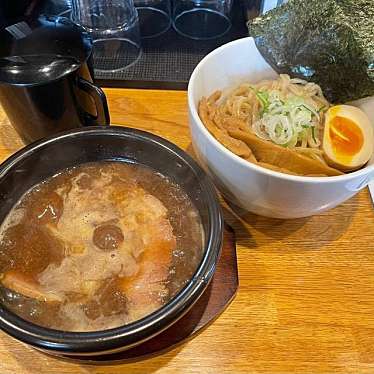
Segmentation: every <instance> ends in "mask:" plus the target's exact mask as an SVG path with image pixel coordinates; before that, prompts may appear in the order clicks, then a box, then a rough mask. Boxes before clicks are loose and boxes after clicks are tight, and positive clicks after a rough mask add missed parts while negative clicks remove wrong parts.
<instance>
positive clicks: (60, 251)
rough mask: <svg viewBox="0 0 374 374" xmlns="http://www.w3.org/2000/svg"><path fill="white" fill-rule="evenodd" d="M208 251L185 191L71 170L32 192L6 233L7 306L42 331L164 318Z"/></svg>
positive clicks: (154, 181)
mask: <svg viewBox="0 0 374 374" xmlns="http://www.w3.org/2000/svg"><path fill="white" fill-rule="evenodd" d="M202 249H203V232H202V226H201V222H200V217H199V214H198V212H197V210H196V208H195V207H194V205H193V203H192V202H191V200H190V199H189V198H188V196H187V195H186V193H185V192H184V191H182V189H181V188H180V187H179V186H178V185H176V184H175V183H173V182H172V181H171V180H170V179H168V178H167V177H165V176H163V175H160V174H159V173H157V172H155V171H154V170H152V169H150V168H148V167H144V166H141V165H136V164H130V163H125V162H97V163H90V164H84V165H81V166H77V167H74V168H70V169H66V170H63V171H61V172H60V173H58V174H57V175H55V176H53V177H51V178H49V179H47V180H45V181H43V182H42V183H39V184H38V185H36V186H34V187H33V188H31V189H30V190H29V191H28V192H26V193H25V194H24V195H23V196H22V197H21V199H20V200H19V201H18V202H17V204H16V205H15V206H14V207H13V209H12V210H11V211H10V213H9V214H8V216H7V217H6V218H5V220H4V222H3V223H2V225H1V227H0V273H1V287H0V301H1V302H2V303H3V304H4V305H5V306H6V307H7V308H8V309H10V310H11V311H13V312H14V313H16V314H18V315H19V316H21V317H22V318H24V319H26V320H28V321H31V322H34V323H36V324H39V325H42V326H45V327H50V328H54V329H59V330H65V331H98V330H104V329H109V328H113V327H118V326H120V325H124V324H127V323H130V322H132V321H135V320H137V319H139V318H142V317H145V316H146V315H148V314H150V313H152V312H154V311H155V310H157V309H159V308H160V307H161V306H162V305H163V304H165V303H166V302H167V301H168V300H169V299H170V298H172V297H173V296H174V295H175V294H176V293H177V292H178V291H179V290H180V289H181V288H182V287H183V286H184V285H185V284H186V283H187V282H188V281H189V280H190V279H191V277H192V275H193V273H194V272H195V270H196V268H197V266H198V264H199V263H200V260H201V258H202Z"/></svg>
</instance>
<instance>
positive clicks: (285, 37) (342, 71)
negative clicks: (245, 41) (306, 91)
mask: <svg viewBox="0 0 374 374" xmlns="http://www.w3.org/2000/svg"><path fill="white" fill-rule="evenodd" d="M248 29H249V34H250V36H253V37H254V39H255V42H256V45H257V48H258V49H259V51H260V53H261V54H262V56H263V57H264V58H265V60H266V61H267V62H268V63H269V64H270V65H271V66H272V67H273V69H274V70H276V71H277V72H278V73H286V74H289V75H290V76H293V77H299V78H302V79H306V80H308V81H313V82H315V83H317V84H319V85H320V86H321V88H322V90H323V92H324V94H325V96H326V98H327V99H328V100H329V101H330V102H333V103H344V102H347V101H350V100H356V99H360V98H362V97H365V96H372V95H374V0H366V1H365V0H289V1H288V2H287V3H284V4H283V5H281V6H279V7H277V8H275V9H273V10H271V11H269V12H267V13H265V14H264V15H263V16H260V17H257V18H255V19H254V20H252V21H249V22H248Z"/></svg>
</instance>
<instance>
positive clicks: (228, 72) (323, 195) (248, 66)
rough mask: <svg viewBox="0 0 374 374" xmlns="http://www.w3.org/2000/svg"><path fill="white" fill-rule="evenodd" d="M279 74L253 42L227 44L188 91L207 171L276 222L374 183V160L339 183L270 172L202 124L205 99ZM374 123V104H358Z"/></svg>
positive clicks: (237, 199)
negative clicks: (200, 111)
mask: <svg viewBox="0 0 374 374" xmlns="http://www.w3.org/2000/svg"><path fill="white" fill-rule="evenodd" d="M276 77H277V74H276V73H275V71H274V70H273V69H272V68H271V67H270V66H269V65H268V64H267V62H266V61H265V60H264V59H263V58H262V56H261V54H260V53H259V52H258V50H257V48H256V45H255V43H254V40H253V39H252V38H243V39H239V40H235V41H233V42H231V43H228V44H225V45H223V46H222V47H220V48H218V49H216V50H214V51H213V52H211V53H210V54H209V55H207V56H206V57H205V58H204V59H203V60H202V61H201V62H200V63H199V64H198V65H197V67H196V68H195V70H194V72H193V73H192V75H191V79H190V82H189V85H188V106H189V120H190V130H191V136H192V144H193V147H194V150H195V152H196V154H197V157H198V160H199V162H200V163H201V165H202V166H203V167H204V168H205V169H206V170H207V172H208V173H209V174H210V175H211V177H212V178H213V181H214V182H215V184H216V186H217V187H218V188H219V189H220V191H221V192H222V193H223V194H224V196H225V197H226V198H227V199H228V200H230V201H232V202H233V203H234V204H236V205H238V206H239V207H241V208H244V209H245V210H248V211H251V212H254V213H257V214H260V215H264V216H268V217H276V218H297V217H306V216H310V215H313V214H318V213H320V212H323V211H325V210H328V209H331V208H333V207H335V206H336V205H338V204H340V203H342V202H343V201H345V200H347V199H349V198H350V197H352V196H353V195H355V194H356V193H357V192H358V191H359V190H361V189H362V188H364V187H366V186H367V185H368V183H369V182H370V180H373V179H374V156H373V157H372V158H371V160H370V161H369V163H368V165H367V166H366V167H364V168H362V169H360V170H358V171H355V172H353V173H349V174H345V175H341V176H336V177H302V176H293V175H287V174H282V173H279V172H275V171H272V170H268V169H264V168H262V167H260V166H257V165H254V164H251V163H249V162H247V161H245V160H243V159H241V158H240V157H238V156H236V155H235V154H233V153H232V152H230V151H229V150H228V149H226V148H225V147H224V146H223V145H221V144H220V143H219V142H218V141H217V140H216V139H215V138H214V137H213V136H212V135H211V134H210V133H209V132H208V130H207V129H206V128H205V126H204V125H203V123H202V122H201V120H200V118H199V115H198V112H197V105H198V102H199V100H200V98H201V97H202V96H208V95H210V94H211V93H212V92H214V91H215V90H217V89H221V90H222V89H227V88H231V87H234V86H236V85H238V84H239V83H240V82H243V81H250V82H257V81H259V80H262V79H265V78H276ZM354 105H357V106H359V107H360V108H361V109H363V110H364V111H365V112H366V114H367V115H368V116H369V118H370V119H371V120H372V123H374V99H373V98H367V99H364V100H360V101H357V102H355V103H354Z"/></svg>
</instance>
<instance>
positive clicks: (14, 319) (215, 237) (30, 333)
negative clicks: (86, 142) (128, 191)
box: [0, 126, 223, 355]
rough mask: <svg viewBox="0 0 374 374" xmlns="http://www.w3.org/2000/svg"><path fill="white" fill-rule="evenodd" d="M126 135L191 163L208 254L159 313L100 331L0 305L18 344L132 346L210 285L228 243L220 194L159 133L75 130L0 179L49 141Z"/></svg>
mask: <svg viewBox="0 0 374 374" xmlns="http://www.w3.org/2000/svg"><path fill="white" fill-rule="evenodd" d="M101 134H103V135H104V136H117V137H118V136H121V137H125V138H129V137H131V138H134V137H135V138H137V139H139V140H141V141H146V142H152V143H156V144H157V145H159V146H161V147H163V148H166V149H167V150H168V151H170V152H172V153H174V154H175V155H177V156H178V157H179V158H180V159H181V160H183V161H184V162H185V163H187V164H188V165H189V167H190V168H191V170H192V171H193V172H194V174H195V175H196V176H197V178H198V179H199V180H200V185H201V188H202V191H203V192H204V194H205V198H206V199H207V202H208V204H207V206H208V210H209V221H210V222H209V223H210V232H209V233H208V235H207V240H208V245H207V247H206V249H205V253H204V256H203V258H202V260H201V262H200V265H199V266H198V268H197V270H196V272H195V274H194V276H193V278H192V279H191V281H190V282H189V283H188V284H187V285H186V286H185V287H184V288H183V289H182V290H181V291H179V292H178V294H177V295H175V296H174V298H173V299H172V300H171V301H169V302H168V303H166V304H165V305H164V306H163V307H162V308H160V309H159V310H157V311H155V312H154V313H152V314H150V315H148V316H146V317H144V318H142V319H140V320H137V321H135V322H132V323H130V324H128V325H124V326H121V327H117V328H113V329H110V330H103V331H97V332H64V331H59V330H53V329H49V328H45V327H42V326H39V325H36V324H33V323H31V322H28V321H26V320H24V319H22V318H21V317H19V316H17V315H16V314H14V313H12V312H11V311H9V310H8V309H6V308H5V307H4V306H2V305H0V328H1V329H3V330H4V331H5V332H7V333H8V334H10V335H12V336H13V337H15V338H16V339H18V340H21V341H23V342H25V343H28V344H30V345H32V346H34V347H36V348H40V349H42V350H47V351H50V352H53V353H57V354H69V355H74V354H75V355H82V354H83V355H84V354H87V355H90V354H103V353H112V352H115V351H118V350H121V349H123V348H124V347H126V348H131V347H132V346H135V345H138V344H140V343H142V342H143V341H145V340H148V339H150V338H151V337H153V336H155V335H157V334H158V333H160V332H162V331H163V330H165V329H166V328H168V327H169V326H170V325H171V324H172V323H174V322H176V321H177V320H178V319H179V318H181V317H182V316H183V315H184V314H185V313H186V312H187V311H188V310H189V309H190V307H191V306H192V305H193V304H194V303H195V302H196V300H197V299H198V298H199V296H201V294H202V293H203V292H204V290H205V289H206V287H207V285H208V284H209V282H210V280H211V278H212V276H213V273H214V270H215V267H216V264H217V261H218V258H219V256H220V251H221V247H222V241H223V217H222V212H221V208H220V205H219V203H218V198H217V194H216V190H215V188H214V186H213V184H212V182H211V181H210V180H209V178H208V177H207V175H206V173H205V172H204V171H203V170H202V168H201V167H200V166H199V165H198V164H197V163H196V161H195V160H193V159H192V157H191V156H189V155H188V154H187V153H186V152H185V151H183V150H182V149H180V148H179V147H177V146H176V145H175V144H173V143H171V142H169V141H168V140H165V139H163V138H161V137H159V136H157V135H154V134H151V133H149V132H146V131H141V130H137V129H133V128H128V127H123V126H90V127H85V128H78V129H72V130H68V131H65V132H61V133H58V134H57V135H53V136H50V137H48V138H45V139H42V140H39V141H36V142H34V143H31V144H29V145H27V146H26V147H24V148H22V149H21V150H19V151H18V152H16V153H15V154H13V155H12V156H10V157H9V158H8V159H7V160H6V161H4V162H3V163H2V164H1V165H0V180H1V178H3V176H4V175H5V174H6V173H7V172H8V171H9V170H10V169H11V168H12V167H14V166H15V165H16V164H17V162H19V161H21V160H22V159H24V158H26V157H27V156H28V155H30V154H32V153H34V152H37V151H38V150H39V149H40V148H42V147H44V146H47V145H48V144H50V143H55V142H59V141H61V140H63V139H66V138H72V137H73V138H77V137H81V136H84V137H85V136H97V135H101Z"/></svg>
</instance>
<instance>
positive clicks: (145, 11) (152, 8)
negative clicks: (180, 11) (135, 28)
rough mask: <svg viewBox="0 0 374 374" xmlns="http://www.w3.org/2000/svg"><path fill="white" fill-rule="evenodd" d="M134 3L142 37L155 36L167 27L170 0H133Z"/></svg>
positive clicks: (168, 24) (169, 22)
mask: <svg viewBox="0 0 374 374" xmlns="http://www.w3.org/2000/svg"><path fill="white" fill-rule="evenodd" d="M134 4H135V7H136V9H137V11H138V15H139V24H140V36H141V37H142V38H152V37H156V36H159V35H161V34H163V33H164V32H165V31H167V30H168V29H169V27H170V25H171V18H170V12H171V10H170V8H171V7H170V0H134Z"/></svg>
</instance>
